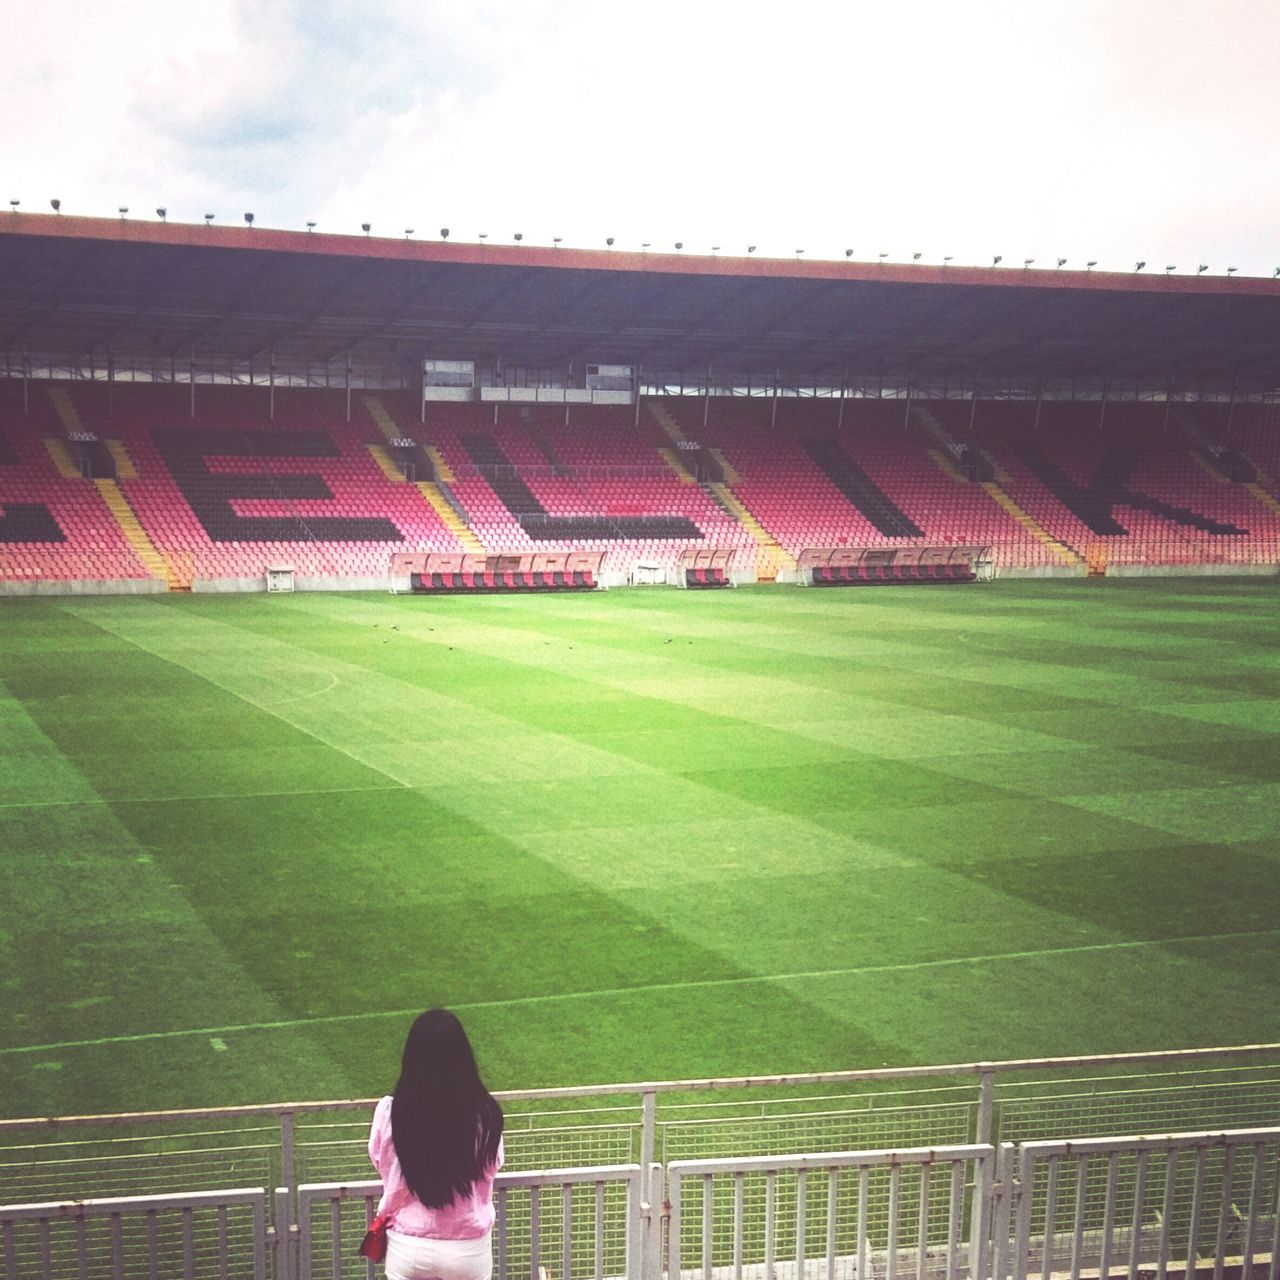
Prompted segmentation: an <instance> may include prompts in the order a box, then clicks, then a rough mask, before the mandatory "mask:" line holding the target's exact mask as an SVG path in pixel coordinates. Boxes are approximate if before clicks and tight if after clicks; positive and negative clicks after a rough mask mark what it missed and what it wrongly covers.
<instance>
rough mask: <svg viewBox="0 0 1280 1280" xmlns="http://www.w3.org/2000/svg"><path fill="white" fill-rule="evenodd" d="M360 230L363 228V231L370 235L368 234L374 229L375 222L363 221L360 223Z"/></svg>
mask: <svg viewBox="0 0 1280 1280" xmlns="http://www.w3.org/2000/svg"><path fill="white" fill-rule="evenodd" d="M360 230H361V231H363V232H364V233H365V235H368V234H369V232H370V231H372V230H373V223H371V222H362V223H361V224H360Z"/></svg>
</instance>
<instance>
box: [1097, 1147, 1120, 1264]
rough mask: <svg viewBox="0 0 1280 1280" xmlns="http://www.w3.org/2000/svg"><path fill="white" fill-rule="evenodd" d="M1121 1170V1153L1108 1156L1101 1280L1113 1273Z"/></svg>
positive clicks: (1099, 1259)
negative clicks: (1113, 1246)
mask: <svg viewBox="0 0 1280 1280" xmlns="http://www.w3.org/2000/svg"><path fill="white" fill-rule="evenodd" d="M1119 1168H1120V1153H1119V1152H1118V1151H1111V1152H1108V1154H1107V1185H1106V1189H1105V1190H1104V1192H1103V1206H1102V1245H1101V1247H1100V1249H1099V1253H1098V1277H1099V1280H1107V1277H1108V1275H1110V1272H1111V1238H1112V1236H1113V1235H1114V1234H1115V1229H1116V1191H1117V1187H1116V1175H1117V1173H1118V1172H1119Z"/></svg>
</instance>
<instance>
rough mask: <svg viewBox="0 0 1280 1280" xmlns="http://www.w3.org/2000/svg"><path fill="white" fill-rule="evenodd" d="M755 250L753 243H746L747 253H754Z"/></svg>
mask: <svg viewBox="0 0 1280 1280" xmlns="http://www.w3.org/2000/svg"><path fill="white" fill-rule="evenodd" d="M755 251H756V247H755V245H753V244H749V245H747V252H748V253H755Z"/></svg>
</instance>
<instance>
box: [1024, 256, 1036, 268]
mask: <svg viewBox="0 0 1280 1280" xmlns="http://www.w3.org/2000/svg"><path fill="white" fill-rule="evenodd" d="M1034 261H1035V259H1034V258H1023V260H1022V265H1023V266H1024V267H1029V266H1030V265H1031V264H1032V263H1033V262H1034Z"/></svg>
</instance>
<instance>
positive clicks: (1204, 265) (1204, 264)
mask: <svg viewBox="0 0 1280 1280" xmlns="http://www.w3.org/2000/svg"><path fill="white" fill-rule="evenodd" d="M1208 270H1209V264H1208V263H1207V262H1202V263H1201V264H1200V265H1199V266H1198V267H1197V268H1196V275H1198V276H1202V275H1204V273H1205V272H1206V271H1208Z"/></svg>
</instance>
